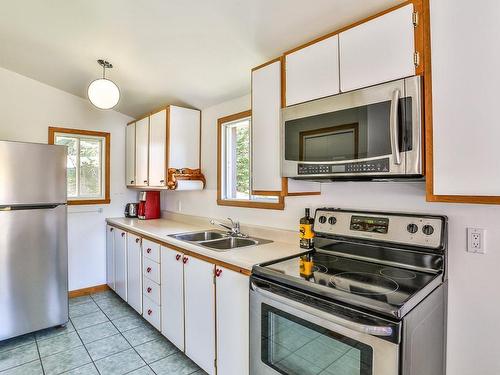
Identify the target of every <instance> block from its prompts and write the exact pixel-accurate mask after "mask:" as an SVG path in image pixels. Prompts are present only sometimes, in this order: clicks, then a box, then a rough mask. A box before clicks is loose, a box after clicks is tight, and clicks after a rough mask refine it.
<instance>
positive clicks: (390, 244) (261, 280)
mask: <svg viewBox="0 0 500 375" xmlns="http://www.w3.org/2000/svg"><path fill="white" fill-rule="evenodd" d="M314 230H315V232H316V235H317V237H316V239H315V240H316V241H315V249H314V250H313V251H311V252H309V253H304V254H307V255H308V259H312V262H313V267H312V272H310V273H308V274H304V272H302V273H301V271H300V262H301V259H300V257H291V258H286V259H281V260H278V261H273V262H268V263H264V264H260V265H258V266H255V267H254V268H253V272H252V277H251V286H250V288H251V290H250V310H251V311H250V315H251V317H250V332H251V333H250V336H251V338H250V353H251V358H250V359H251V361H250V373H251V374H255V375H268V374H269V375H271V374H287V375H291V374H296V375H312V374H321V375H443V374H444V373H445V349H446V348H445V346H446V305H447V277H446V245H447V219H446V217H444V216H430V215H413V214H401V213H383V212H359V211H346V210H339V209H329V208H324V209H318V210H317V211H316V215H315V219H314ZM304 254H303V255H304ZM302 271H303V270H302Z"/></svg>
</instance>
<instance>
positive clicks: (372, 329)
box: [251, 282, 394, 337]
mask: <svg viewBox="0 0 500 375" xmlns="http://www.w3.org/2000/svg"><path fill="white" fill-rule="evenodd" d="M251 288H252V290H254V291H255V292H257V293H259V294H262V295H264V296H266V297H268V298H269V299H272V300H274V301H276V302H279V303H282V304H285V305H288V306H290V307H293V308H296V309H298V310H302V311H304V312H306V313H308V314H311V315H315V316H317V317H318V318H320V319H324V320H327V321H329V322H332V323H335V324H338V325H340V326H342V327H345V328H348V329H351V330H353V331H356V332H360V333H364V334H368V335H372V336H382V337H387V336H392V334H393V333H394V328H393V327H389V326H373V325H367V324H361V323H356V322H353V321H352V320H349V319H346V318H344V317H342V316H339V315H336V314H333V313H326V312H323V311H321V310H318V309H315V308H312V307H310V306H307V305H304V304H302V303H299V302H296V301H294V300H292V299H289V298H286V297H282V296H280V295H277V294H275V293H272V292H268V291H267V290H264V289H262V288H259V287H258V286H257V285H255V283H254V282H252V283H251Z"/></svg>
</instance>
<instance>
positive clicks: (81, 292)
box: [68, 284, 109, 298]
mask: <svg viewBox="0 0 500 375" xmlns="http://www.w3.org/2000/svg"><path fill="white" fill-rule="evenodd" d="M105 290H109V286H108V285H107V284H103V285H95V286H91V287H88V288H83V289H76V290H71V291H69V292H68V295H69V298H75V297H81V296H86V295H88V294H92V293H98V292H104V291H105Z"/></svg>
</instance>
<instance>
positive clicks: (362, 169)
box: [297, 158, 389, 176]
mask: <svg viewBox="0 0 500 375" xmlns="http://www.w3.org/2000/svg"><path fill="white" fill-rule="evenodd" d="M385 172H389V158H385V159H377V160H369V161H362V162H355V163H343V164H326V163H325V164H300V163H299V164H298V167H297V173H298V175H299V176H300V175H314V174H319V175H321V174H335V173H355V174H360V173H385Z"/></svg>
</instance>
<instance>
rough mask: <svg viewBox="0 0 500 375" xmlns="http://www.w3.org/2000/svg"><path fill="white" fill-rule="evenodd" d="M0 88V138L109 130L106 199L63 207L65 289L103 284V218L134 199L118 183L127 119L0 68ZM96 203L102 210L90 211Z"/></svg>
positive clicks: (117, 213)
mask: <svg viewBox="0 0 500 375" xmlns="http://www.w3.org/2000/svg"><path fill="white" fill-rule="evenodd" d="M0 88H1V90H0V139H2V140H12V141H26V142H39V143H47V132H48V127H49V126H60V127H67V128H77V129H87V130H98V131H105V132H110V133H111V204H109V205H96V206H70V207H69V209H68V211H69V215H68V239H69V240H68V242H69V289H70V290H74V289H80V288H85V287H89V286H94V285H100V284H105V283H106V268H105V266H106V258H105V229H104V228H105V226H104V225H105V222H104V219H105V218H106V217H112V216H123V209H124V205H125V203H126V202H129V201H135V200H136V193H134V192H131V191H128V190H127V189H126V187H125V183H124V181H125V162H124V160H125V158H124V155H125V124H126V123H127V122H128V121H130V120H131V118H130V117H128V116H125V115H123V114H121V113H118V112H115V111H101V110H98V109H96V108H94V107H93V106H92V105H91V104H90V103H89V102H88V101H87V100H84V99H82V98H79V97H76V96H74V95H71V94H68V93H66V92H64V91H61V90H58V89H55V88H53V87H50V86H47V85H45V84H42V83H40V82H38V81H35V80H32V79H29V78H26V77H24V76H21V75H19V74H17V73H14V72H11V71H9V70H5V69H2V68H0ZM33 183H34V186H35V187H36V181H34V182H33ZM99 207H101V208H103V212H102V213H98V212H96V211H97V208H99ZM78 211H95V212H90V213H78Z"/></svg>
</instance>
